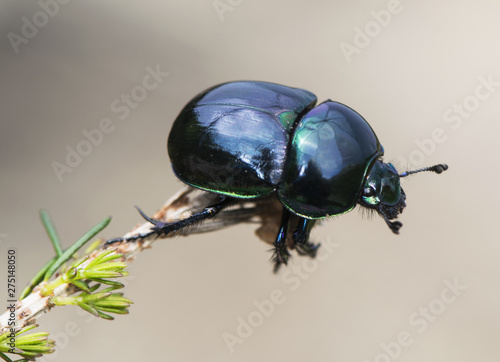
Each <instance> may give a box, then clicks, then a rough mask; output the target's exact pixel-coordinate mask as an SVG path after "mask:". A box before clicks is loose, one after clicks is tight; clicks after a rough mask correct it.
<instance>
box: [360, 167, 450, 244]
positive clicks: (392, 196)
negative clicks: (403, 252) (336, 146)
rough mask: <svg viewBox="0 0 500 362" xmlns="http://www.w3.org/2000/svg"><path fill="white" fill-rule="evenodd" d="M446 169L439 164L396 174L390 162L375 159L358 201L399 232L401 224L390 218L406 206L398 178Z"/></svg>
mask: <svg viewBox="0 0 500 362" xmlns="http://www.w3.org/2000/svg"><path fill="white" fill-rule="evenodd" d="M447 169H448V166H447V165H444V164H440V165H435V166H431V167H425V168H422V169H419V170H414V171H407V172H403V173H401V174H398V172H397V171H396V169H395V168H394V166H393V165H392V164H391V163H383V162H382V161H379V160H377V161H375V163H374V165H373V167H372V168H371V170H370V172H369V174H368V176H367V177H366V180H365V183H364V184H363V189H362V190H361V194H360V196H359V200H358V203H359V204H360V205H362V206H364V207H366V208H368V209H371V210H375V211H377V212H378V213H379V215H380V216H382V217H383V218H384V220H385V222H386V223H387V226H389V228H390V229H391V230H392V232H393V233H395V234H399V229H400V228H401V226H403V224H401V222H399V221H390V220H392V219H396V218H397V217H398V216H399V214H401V213H402V212H403V209H404V208H405V207H406V201H405V200H406V194H405V192H404V191H403V189H402V188H401V185H400V178H402V177H406V176H408V175H411V174H412V173H417V172H422V171H432V172H435V173H441V172H443V171H445V170H447Z"/></svg>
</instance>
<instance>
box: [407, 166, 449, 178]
mask: <svg viewBox="0 0 500 362" xmlns="http://www.w3.org/2000/svg"><path fill="white" fill-rule="evenodd" d="M447 169H448V165H445V164H444V163H440V164H439V165H434V166H430V167H424V168H420V169H418V170H414V171H405V172H403V173H401V174H400V175H399V177H406V176H408V175H411V174H413V173H418V172H423V171H431V172H435V173H438V174H439V173H441V172H443V171H446V170H447Z"/></svg>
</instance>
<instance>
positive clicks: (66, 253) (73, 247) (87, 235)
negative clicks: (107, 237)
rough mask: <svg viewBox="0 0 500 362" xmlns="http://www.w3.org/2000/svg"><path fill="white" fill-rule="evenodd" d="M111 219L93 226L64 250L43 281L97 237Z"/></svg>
mask: <svg viewBox="0 0 500 362" xmlns="http://www.w3.org/2000/svg"><path fill="white" fill-rule="evenodd" d="M110 221H111V218H110V217H108V218H106V219H104V220H103V221H101V222H100V223H99V224H97V225H96V226H94V227H93V228H92V229H90V230H89V231H87V232H86V233H85V234H84V235H83V236H82V237H81V238H80V239H78V240H77V241H76V242H75V243H74V244H73V245H71V246H70V247H69V248H68V249H66V250H65V251H64V252H63V254H62V255H61V256H60V257H59V258H58V259H57V260H56V261H55V262H54V264H52V266H51V267H50V268H49V269H48V270H47V273H46V274H45V280H48V279H49V278H50V277H51V276H52V275H53V274H54V273H55V272H56V271H57V270H58V269H59V268H60V267H61V265H63V263H65V262H66V261H67V260H69V259H70V258H71V257H72V256H73V254H74V253H76V252H77V251H78V249H80V248H81V247H82V246H84V245H85V244H86V243H87V242H88V241H89V240H90V239H92V238H93V237H94V236H95V235H97V234H98V233H99V232H100V231H101V230H102V229H104V228H105V227H106V226H107V225H108V224H109V222H110Z"/></svg>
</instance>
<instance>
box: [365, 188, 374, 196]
mask: <svg viewBox="0 0 500 362" xmlns="http://www.w3.org/2000/svg"><path fill="white" fill-rule="evenodd" d="M372 196H375V189H373V188H371V187H365V188H364V189H363V197H372Z"/></svg>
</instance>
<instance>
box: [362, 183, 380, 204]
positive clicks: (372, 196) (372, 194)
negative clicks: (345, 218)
mask: <svg viewBox="0 0 500 362" xmlns="http://www.w3.org/2000/svg"><path fill="white" fill-rule="evenodd" d="M362 196H363V201H364V202H365V203H366V204H368V205H373V206H375V205H378V204H379V203H380V200H379V198H378V197H377V191H376V190H375V189H374V188H373V187H365V188H364V189H363V195H362Z"/></svg>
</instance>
